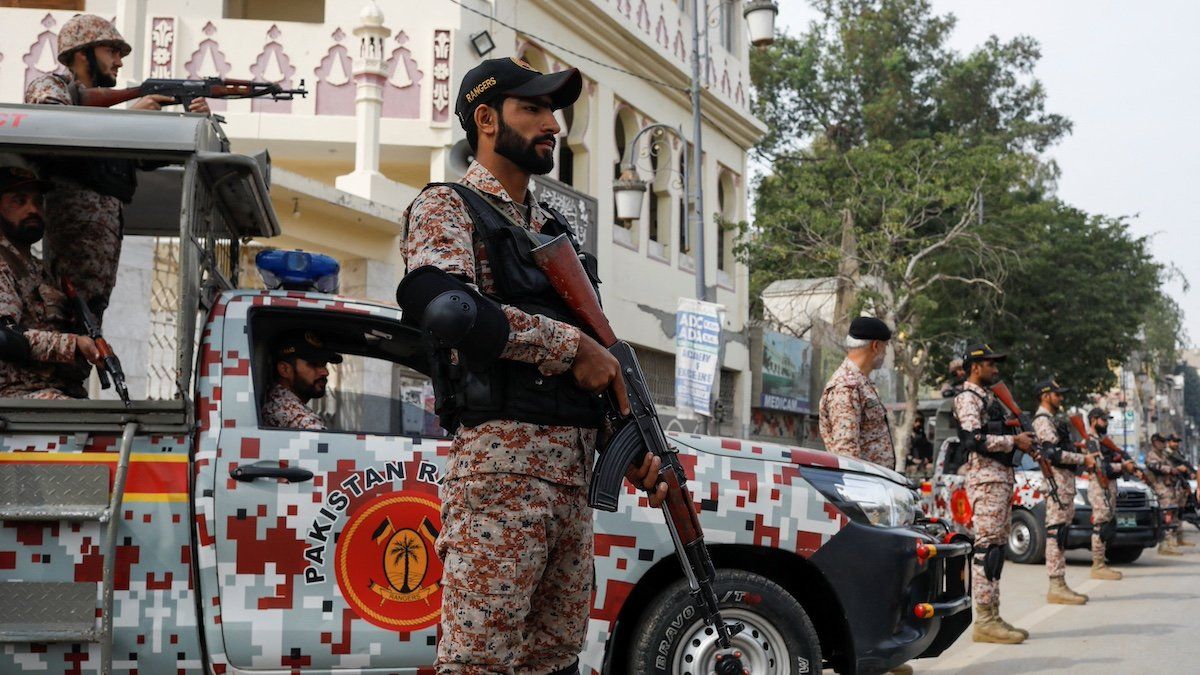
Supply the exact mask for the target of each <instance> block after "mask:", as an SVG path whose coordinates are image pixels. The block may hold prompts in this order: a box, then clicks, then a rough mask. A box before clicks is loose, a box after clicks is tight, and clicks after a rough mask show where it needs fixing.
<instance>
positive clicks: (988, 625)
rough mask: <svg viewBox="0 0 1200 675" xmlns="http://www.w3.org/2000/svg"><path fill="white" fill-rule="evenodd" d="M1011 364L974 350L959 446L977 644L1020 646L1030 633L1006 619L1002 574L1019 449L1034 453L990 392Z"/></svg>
mask: <svg viewBox="0 0 1200 675" xmlns="http://www.w3.org/2000/svg"><path fill="white" fill-rule="evenodd" d="M1005 358H1006V356H1005V355H1004V354H999V353H997V352H995V351H993V350H992V348H991V347H990V346H988V345H986V344H979V345H974V346H972V347H970V348H968V349H967V353H966V355H965V356H964V357H963V367H964V368H966V369H967V381H966V382H964V383H963V390H962V392H961V393H960V394H959V395H958V396H955V397H954V418H955V420H956V423H957V425H958V437H959V442H960V443H961V444H962V446H963V448H964V449H965V450H966V451H968V452H969V453H970V457H969V458H968V459H967V464H966V467H967V470H966V474H967V497H968V499H969V500H970V502H971V513H972V522H973V528H974V531H975V551H974V555H973V556H972V562H971V595H972V596H973V597H974V598H975V630H974V633H973V636H972V637H973V639H974V640H975V641H976V642H996V643H1001V644H1017V643H1019V642H1023V641H1024V640H1025V638H1027V637H1029V632H1028V631H1025V630H1022V629H1019V628H1016V627H1014V626H1013V625H1011V624H1009V623H1008V622H1007V621H1005V620H1004V619H1002V618H1000V573H1001V572H1002V571H1003V569H1004V548H1005V545H1006V544H1007V543H1008V534H1009V529H1010V528H1011V526H1012V495H1013V484H1014V476H1013V453H1014V446H1015V447H1016V448H1019V449H1021V450H1023V451H1025V452H1029V451H1031V450H1032V449H1033V436H1032V435H1031V434H1029V433H1028V432H1022V433H1019V434H1016V435H1010V434H1007V433H1005V428H1004V426H1003V419H1004V410H1003V409H1002V407H1001V406H1000V403H999V402H998V401H997V400H996V397H995V395H993V394H992V392H991V390H990V389H988V387H989V386H990V385H992V384H994V383H995V382H996V381H997V379H998V377H999V375H1000V369H999V367H998V366H997V365H996V364H997V363H998V362H1000V361H1003V360H1004V359H1005Z"/></svg>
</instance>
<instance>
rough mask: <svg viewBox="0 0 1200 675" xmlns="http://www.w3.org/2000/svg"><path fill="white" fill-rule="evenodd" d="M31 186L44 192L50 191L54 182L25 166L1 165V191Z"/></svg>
mask: <svg viewBox="0 0 1200 675" xmlns="http://www.w3.org/2000/svg"><path fill="white" fill-rule="evenodd" d="M30 187H31V188H34V189H37V190H41V191H42V192H49V191H50V188H52V187H54V184H53V183H51V182H50V181H48V180H42V179H40V178H38V175H37V174H36V173H34V172H33V171H30V170H29V169H26V168H24V167H20V166H0V192H8V191H9V190H16V189H18V188H30Z"/></svg>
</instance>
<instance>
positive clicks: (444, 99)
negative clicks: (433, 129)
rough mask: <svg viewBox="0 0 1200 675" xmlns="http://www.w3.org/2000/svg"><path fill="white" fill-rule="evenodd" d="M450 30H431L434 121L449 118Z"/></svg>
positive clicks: (443, 120) (432, 115)
mask: <svg viewBox="0 0 1200 675" xmlns="http://www.w3.org/2000/svg"><path fill="white" fill-rule="evenodd" d="M450 47H451V42H450V31H449V30H448V29H442V30H435V31H433V97H432V99H431V104H432V106H433V110H432V112H431V118H432V119H433V121H434V122H445V121H446V120H448V119H450Z"/></svg>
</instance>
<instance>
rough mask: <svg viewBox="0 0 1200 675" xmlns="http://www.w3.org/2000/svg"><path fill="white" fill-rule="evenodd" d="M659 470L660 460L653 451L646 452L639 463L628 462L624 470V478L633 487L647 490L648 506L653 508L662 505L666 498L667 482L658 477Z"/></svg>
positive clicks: (660, 468) (660, 467)
mask: <svg viewBox="0 0 1200 675" xmlns="http://www.w3.org/2000/svg"><path fill="white" fill-rule="evenodd" d="M661 470H662V460H661V459H659V458H658V457H656V456H655V455H654V453H651V452H647V453H646V456H645V457H643V458H642V463H641V464H640V465H637V464H630V465H629V468H628V469H626V471H625V480H627V481H629V482H630V483H632V484H633V485H634V487H637V488H641V489H643V490H645V491H646V492H648V493H649V497H650V507H651V508H655V509H657V508H658V507H659V506H662V503H663V501H664V500H665V499H666V498H667V484H666V482H664V481H663V480H661V479H660V478H659V471H661Z"/></svg>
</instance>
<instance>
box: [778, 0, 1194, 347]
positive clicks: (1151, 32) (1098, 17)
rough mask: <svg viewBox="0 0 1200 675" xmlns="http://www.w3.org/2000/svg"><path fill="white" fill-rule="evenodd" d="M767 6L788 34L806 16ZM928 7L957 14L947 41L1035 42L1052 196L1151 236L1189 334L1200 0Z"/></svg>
mask: <svg viewBox="0 0 1200 675" xmlns="http://www.w3.org/2000/svg"><path fill="white" fill-rule="evenodd" d="M779 5H780V13H779V18H778V26H779V27H781V28H784V29H786V30H788V31H789V32H791V33H798V32H800V31H802V30H804V29H805V28H806V27H807V25H808V23H809V22H810V21H811V20H812V19H813V18H815V17H816V12H815V11H814V10H813V9H812V8H811V7H810V6H809V4H808V3H807V2H805V1H804V0H781V1H780V3H779ZM933 8H934V11H935V12H937V13H938V14H947V13H950V14H954V16H955V17H956V18H957V19H958V22H957V25H956V28H955V30H954V33H953V35H952V37H951V46H952V47H954V48H955V49H957V50H959V51H962V52H965V51H968V50H970V49H971V48H973V47H975V46H977V45H979V44H981V43H983V42H984V41H985V40H986V39H987V38H988V37H989V36H991V35H997V36H999V37H1000V38H1001V39H1009V38H1012V37H1014V36H1016V35H1029V36H1031V37H1033V38H1035V39H1037V41H1038V42H1039V43H1040V44H1041V47H1042V59H1041V61H1040V62H1039V64H1038V66H1037V69H1036V70H1035V71H1034V76H1035V77H1037V78H1038V79H1040V80H1041V81H1042V84H1043V85H1044V86H1045V88H1046V92H1047V103H1046V106H1047V109H1048V110H1049V111H1051V112H1055V113H1058V114H1061V115H1065V116H1066V117H1068V118H1069V119H1071V121H1072V122H1073V123H1074V131H1073V132H1072V134H1071V135H1070V136H1068V137H1067V138H1066V139H1065V140H1063V141H1061V142H1060V143H1059V144H1058V145H1056V146H1054V147H1052V148H1050V150H1049V151H1048V152H1047V153H1046V154H1047V156H1049V157H1051V158H1053V159H1054V160H1055V161H1057V162H1058V165H1059V168H1060V169H1061V171H1062V176H1061V178H1060V180H1059V183H1058V195H1059V197H1061V198H1062V199H1063V200H1064V201H1066V202H1068V203H1070V204H1072V205H1074V206H1076V207H1079V208H1082V209H1084V210H1086V211H1088V212H1091V213H1102V214H1106V215H1110V216H1130V217H1131V218H1132V221H1131V224H1132V228H1133V230H1134V232H1135V233H1136V234H1138V235H1145V236H1150V237H1152V245H1151V250H1152V251H1153V252H1154V255H1155V257H1156V258H1158V260H1159V261H1160V262H1163V263H1167V264H1171V265H1174V266H1175V267H1176V268H1178V269H1179V271H1180V272H1182V274H1183V276H1184V277H1185V278H1186V279H1187V280H1188V281H1190V282H1191V284H1193V285H1194V288H1193V289H1192V290H1191V291H1190V292H1185V291H1184V290H1183V287H1182V284H1180V283H1173V284H1171V285H1169V286H1168V289H1169V290H1170V292H1171V295H1172V297H1174V298H1175V300H1176V301H1177V302H1179V304H1180V306H1181V307H1182V308H1183V310H1184V312H1185V323H1184V325H1185V329H1186V330H1187V333H1188V338H1187V344H1189V345H1195V344H1198V343H1200V247H1198V246H1197V244H1198V243H1200V215H1197V214H1198V213H1200V77H1198V75H1200V37H1198V36H1197V33H1196V27H1197V26H1200V2H1195V1H1194V0H1148V1H1145V2H1138V3H1135V2H1118V1H1116V0H1053V1H1050V0H1003V1H999V0H997V1H987V2H985V1H984V0H933ZM1080 253H1081V254H1086V252H1085V251H1081V252H1080ZM1063 264H1064V265H1067V264H1070V261H1063ZM1063 319H1064V320H1070V319H1069V318H1068V317H1063Z"/></svg>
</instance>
